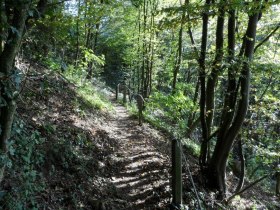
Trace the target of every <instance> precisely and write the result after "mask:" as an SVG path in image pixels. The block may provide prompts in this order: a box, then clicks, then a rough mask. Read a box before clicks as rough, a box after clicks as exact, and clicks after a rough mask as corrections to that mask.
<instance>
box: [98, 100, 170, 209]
mask: <svg viewBox="0 0 280 210" xmlns="http://www.w3.org/2000/svg"><path fill="white" fill-rule="evenodd" d="M113 104H114V105H115V111H116V113H115V115H114V117H113V118H112V119H111V120H110V121H109V122H108V124H107V125H106V126H104V127H102V129H104V130H105V131H106V132H107V133H108V135H109V137H110V138H112V139H115V140H116V141H117V142H118V149H117V150H116V151H115V153H114V154H113V156H114V159H115V168H117V170H114V172H113V174H112V177H111V178H112V184H113V186H114V188H115V190H116V193H115V194H116V195H117V197H118V202H120V201H122V202H123V206H122V209H133V210H135V209H160V208H164V207H166V205H167V204H168V202H169V199H170V197H171V195H170V193H171V189H170V181H169V180H170V163H171V162H170V159H169V157H170V155H169V154H168V153H169V151H168V148H169V147H168V139H165V137H164V136H163V135H162V134H161V133H160V132H159V131H157V130H155V129H153V128H152V127H151V126H150V125H149V124H147V123H143V125H142V126H139V125H138V120H137V119H135V118H133V117H131V116H130V115H129V114H128V111H127V110H126V109H125V108H124V107H123V106H121V105H120V104H118V103H116V102H113Z"/></svg>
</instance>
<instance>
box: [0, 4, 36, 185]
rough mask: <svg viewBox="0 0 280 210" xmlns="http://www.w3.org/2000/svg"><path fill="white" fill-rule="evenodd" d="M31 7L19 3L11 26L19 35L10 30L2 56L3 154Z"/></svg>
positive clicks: (0, 116) (0, 123) (0, 146)
mask: <svg viewBox="0 0 280 210" xmlns="http://www.w3.org/2000/svg"><path fill="white" fill-rule="evenodd" d="M30 5H31V1H26V2H25V3H22V2H19V3H18V7H15V8H14V10H13V13H14V14H13V20H12V25H11V26H12V27H13V28H15V29H16V30H17V33H15V32H14V31H13V30H11V29H9V31H8V38H7V40H9V42H6V43H5V45H4V49H3V51H2V53H1V55H0V72H1V75H2V78H1V81H0V82H1V83H0V87H1V89H0V91H1V92H0V94H1V97H2V99H4V100H5V102H6V104H5V106H2V107H1V108H0V129H1V132H0V151H1V152H3V153H6V152H7V142H8V140H9V138H10V134H11V129H12V123H13V117H14V113H15V109H16V102H15V99H16V97H17V95H18V92H17V91H16V90H15V89H14V88H13V87H14V84H13V81H12V79H10V76H11V75H12V69H13V66H14V60H15V57H16V54H17V53H18V51H19V48H20V43H21V39H22V36H23V33H24V28H25V21H26V19H27V15H28V11H29V8H30ZM3 173H4V168H1V169H0V174H1V175H0V182H1V181H2V178H3Z"/></svg>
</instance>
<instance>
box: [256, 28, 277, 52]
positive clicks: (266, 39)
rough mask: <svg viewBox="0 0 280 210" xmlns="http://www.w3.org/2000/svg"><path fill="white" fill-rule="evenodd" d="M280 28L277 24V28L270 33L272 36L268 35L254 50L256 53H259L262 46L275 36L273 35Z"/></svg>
mask: <svg viewBox="0 0 280 210" xmlns="http://www.w3.org/2000/svg"><path fill="white" fill-rule="evenodd" d="M279 28H280V23H278V24H277V26H276V27H275V28H274V29H273V31H272V32H270V34H268V35H267V36H266V37H265V38H264V39H263V40H262V41H261V42H260V43H259V44H257V46H256V47H255V49H254V53H255V52H256V51H257V49H258V48H259V47H260V46H262V45H263V44H264V43H265V42H266V41H268V40H269V38H270V37H272V36H273V34H275V32H276V31H277V30H278V29H279Z"/></svg>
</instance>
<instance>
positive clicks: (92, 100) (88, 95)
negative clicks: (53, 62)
mask: <svg viewBox="0 0 280 210" xmlns="http://www.w3.org/2000/svg"><path fill="white" fill-rule="evenodd" d="M66 77H67V79H69V80H70V81H71V82H73V83H74V84H75V85H76V86H77V88H76V92H77V95H78V97H80V99H81V100H79V99H77V101H76V103H77V104H78V105H79V109H80V111H83V110H85V109H92V108H93V109H97V110H102V111H105V110H107V111H109V110H112V109H113V106H112V104H111V102H110V101H109V100H108V98H107V97H106V96H105V95H104V94H103V93H102V92H101V91H98V90H97V88H96V87H95V86H94V85H92V83H91V82H90V81H87V80H84V81H81V79H80V78H79V77H77V76H75V75H70V74H67V75H66Z"/></svg>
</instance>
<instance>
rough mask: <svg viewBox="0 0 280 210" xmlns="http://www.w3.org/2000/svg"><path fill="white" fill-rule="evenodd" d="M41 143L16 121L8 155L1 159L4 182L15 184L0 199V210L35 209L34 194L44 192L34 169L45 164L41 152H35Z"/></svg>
mask: <svg viewBox="0 0 280 210" xmlns="http://www.w3.org/2000/svg"><path fill="white" fill-rule="evenodd" d="M44 142H45V139H44V138H42V137H41V136H40V133H39V132H38V131H36V130H35V131H34V132H33V133H29V132H27V129H26V125H25V124H24V123H23V122H22V121H20V120H17V121H16V123H15V124H14V127H13V135H12V140H11V141H10V144H9V147H8V154H7V156H6V157H5V159H2V158H1V160H2V161H3V160H4V161H5V165H6V166H7V168H6V173H8V174H9V176H6V177H9V178H8V179H7V180H6V181H9V180H10V179H12V180H14V179H15V178H16V183H10V184H12V185H11V189H10V190H9V191H3V196H2V197H0V200H1V206H2V207H3V208H4V209H26V208H29V209H38V203H37V200H36V194H37V193H38V192H41V191H42V190H43V189H44V182H43V179H42V174H41V173H40V172H38V170H37V168H40V167H42V165H43V163H44V160H45V153H44V151H43V150H40V149H39V148H40V146H41V145H42V144H43V143H44ZM1 157H2V156H1Z"/></svg>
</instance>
